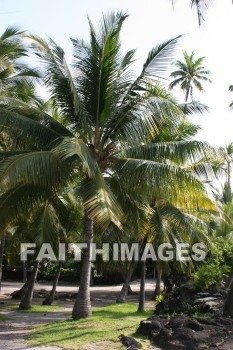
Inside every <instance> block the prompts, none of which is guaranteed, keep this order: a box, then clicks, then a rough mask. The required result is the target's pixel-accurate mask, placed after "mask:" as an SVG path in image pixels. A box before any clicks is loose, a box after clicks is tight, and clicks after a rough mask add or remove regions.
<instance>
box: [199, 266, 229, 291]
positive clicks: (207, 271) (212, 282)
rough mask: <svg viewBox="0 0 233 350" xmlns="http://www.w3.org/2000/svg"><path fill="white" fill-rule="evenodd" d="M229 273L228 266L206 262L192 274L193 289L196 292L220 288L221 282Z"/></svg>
mask: <svg viewBox="0 0 233 350" xmlns="http://www.w3.org/2000/svg"><path fill="white" fill-rule="evenodd" d="M229 272H230V267H229V266H227V265H220V264H219V263H218V261H207V262H206V263H205V264H203V265H201V266H199V267H198V268H197V271H196V273H195V274H194V287H195V288H196V289H197V290H198V291H201V290H203V289H208V288H209V287H216V288H220V287H221V283H222V280H223V279H224V277H226V276H227V274H228V273H229Z"/></svg>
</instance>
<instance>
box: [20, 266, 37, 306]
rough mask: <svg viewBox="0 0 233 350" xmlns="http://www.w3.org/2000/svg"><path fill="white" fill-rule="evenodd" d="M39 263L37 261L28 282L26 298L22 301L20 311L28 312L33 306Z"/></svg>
mask: <svg viewBox="0 0 233 350" xmlns="http://www.w3.org/2000/svg"><path fill="white" fill-rule="evenodd" d="M39 265H40V262H39V261H35V263H34V267H33V270H32V273H31V276H30V278H29V280H28V287H27V289H26V291H25V294H24V296H23V297H22V299H21V302H20V304H19V310H28V309H30V308H31V305H32V298H33V291H34V286H35V281H36V277H37V273H38V270H39Z"/></svg>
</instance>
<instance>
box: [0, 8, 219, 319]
mask: <svg viewBox="0 0 233 350" xmlns="http://www.w3.org/2000/svg"><path fill="white" fill-rule="evenodd" d="M126 17H127V15H125V14H123V13H122V12H118V13H116V14H114V13H110V14H109V15H106V16H103V18H102V21H101V22H100V26H99V30H98V31H97V30H96V29H95V28H94V26H93V24H92V22H91V21H90V20H89V25H90V42H84V41H83V40H79V39H72V43H73V47H74V63H73V65H72V67H71V68H69V66H68V64H67V63H66V61H65V55H64V51H63V50H62V49H61V48H60V47H59V46H57V45H56V44H55V43H54V41H52V40H50V41H49V43H46V42H45V41H43V40H42V39H40V38H38V37H35V36H34V37H33V36H32V37H31V39H32V40H33V46H34V49H35V51H36V53H37V55H38V56H39V57H40V59H41V60H43V62H44V78H45V83H46V86H47V87H48V89H49V91H50V94H51V97H52V98H53V100H54V101H55V102H56V104H57V106H58V108H59V112H60V114H61V115H62V119H63V120H64V121H66V122H67V125H68V127H65V126H63V125H62V124H61V123H59V122H58V121H56V120H54V119H53V118H52V117H51V116H49V115H48V114H47V113H46V112H44V111H43V110H41V109H39V108H37V107H36V106H31V105H28V104H27V103H24V102H20V103H19V101H18V100H14V99H13V98H11V99H9V103H10V105H11V109H12V110H13V111H12V110H11V111H8V110H6V109H3V110H2V111H1V127H2V128H3V127H4V128H5V129H4V132H5V133H7V135H8V136H9V137H11V138H12V143H13V144H14V145H15V147H17V148H16V149H19V148H20V149H21V150H17V151H15V152H4V153H3V154H2V155H1V157H2V159H3V160H2V162H1V164H0V180H1V185H2V187H3V188H4V191H5V197H4V198H5V202H7V201H9V198H11V199H13V198H15V201H14V202H13V201H12V202H13V210H12V211H11V212H10V213H9V212H8V214H7V215H6V216H4V215H3V214H2V215H1V224H2V227H5V226H7V225H8V223H9V221H10V219H11V218H12V215H14V216H17V215H20V214H22V213H24V215H25V213H27V212H28V210H29V208H30V205H29V202H31V205H33V203H38V202H41V201H44V200H45V199H46V198H47V197H48V196H49V197H53V196H54V195H56V194H57V193H59V191H61V190H64V188H67V191H69V188H70V186H71V187H72V188H74V187H75V189H76V190H77V193H78V197H79V198H81V201H82V204H83V208H84V210H85V217H86V219H85V232H84V241H85V243H87V248H86V249H84V251H83V263H82V273H81V280H80V287H79V292H78V295H77V299H76V302H75V305H74V309H73V318H74V319H78V318H82V317H88V316H89V315H90V314H91V303H90V290H89V283H90V271H91V260H90V256H91V242H92V241H93V234H94V225H95V228H96V229H97V230H98V231H104V230H105V229H106V228H107V227H108V225H109V224H110V223H113V224H114V225H116V226H117V227H119V229H122V227H123V223H124V220H125V215H124V214H125V213H124V211H123V210H122V208H123V205H122V201H124V200H125V201H126V199H127V196H134V199H135V201H137V202H139V203H140V202H141V203H142V202H145V199H146V200H147V201H148V202H150V203H153V202H155V201H156V200H157V199H158V198H163V200H168V199H169V201H170V203H171V204H173V205H176V204H177V203H178V202H179V204H180V205H181V204H182V205H183V206H184V207H186V208H187V207H190V208H194V207H196V208H197V207H199V208H202V207H205V208H215V205H214V204H213V202H212V201H211V200H210V199H209V197H208V195H207V192H206V190H205V186H204V185H203V184H202V182H201V181H200V180H199V179H198V177H197V176H196V174H195V173H193V172H192V171H190V170H189V171H188V172H187V171H186V170H185V169H184V168H183V167H182V166H181V165H182V164H184V163H186V162H191V161H193V160H194V161H195V160H198V159H199V158H200V157H201V158H203V157H205V156H206V155H207V153H208V152H209V150H210V148H209V146H208V145H207V144H205V143H203V142H197V141H183V142H181V143H180V142H168V143H162V144H160V143H157V144H155V143H151V144H148V140H150V139H151V138H152V137H153V136H155V135H156V134H157V133H158V130H159V129H158V127H159V125H160V124H161V123H162V122H164V121H165V120H170V119H171V118H172V119H173V122H174V123H176V120H177V119H178V118H180V117H181V116H182V115H183V111H182V109H181V108H180V107H179V106H178V105H177V103H176V101H175V100H174V99H173V97H172V96H171V95H170V94H169V93H167V92H166V91H165V90H164V88H163V87H161V84H159V83H158V78H159V77H160V78H163V73H164V71H165V70H166V67H167V65H168V64H169V62H170V61H171V59H172V55H173V50H174V47H175V45H176V43H177V41H178V39H179V38H178V37H177V38H173V39H170V40H168V41H166V42H164V43H162V44H160V45H158V46H156V47H155V48H153V49H152V50H151V51H150V52H149V54H148V57H147V59H146V62H145V64H144V65H143V68H142V71H141V73H140V75H139V76H138V77H137V78H136V79H135V77H134V75H133V74H132V72H131V70H130V66H131V63H132V62H133V60H134V53H135V50H131V51H129V52H127V53H126V54H125V55H122V53H121V50H120V48H121V45H120V40H119V35H120V31H121V28H122V24H123V22H124V21H125V19H126ZM149 80H150V84H148V81H149ZM9 126H10V127H9ZM19 146H20V147H19ZM28 149H30V151H28ZM112 180H114V181H112ZM113 182H114V185H113ZM120 194H121V195H120ZM7 195H8V197H7ZM24 197H25V198H26V200H24ZM6 207H7V206H6V205H5V203H4V200H2V205H1V210H2V213H6Z"/></svg>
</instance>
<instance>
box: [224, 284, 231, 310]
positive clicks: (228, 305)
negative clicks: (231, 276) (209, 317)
mask: <svg viewBox="0 0 233 350" xmlns="http://www.w3.org/2000/svg"><path fill="white" fill-rule="evenodd" d="M223 313H224V315H229V316H233V281H232V282H231V285H230V290H229V292H228V294H227V298H226V300H225V303H224V306H223Z"/></svg>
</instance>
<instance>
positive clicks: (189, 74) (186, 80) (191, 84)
mask: <svg viewBox="0 0 233 350" xmlns="http://www.w3.org/2000/svg"><path fill="white" fill-rule="evenodd" d="M183 55H184V61H180V60H178V61H175V62H174V66H175V67H176V68H178V70H176V71H174V72H172V73H171V74H170V77H171V78H174V80H173V81H172V82H171V83H170V85H169V86H170V89H173V88H174V87H175V86H177V85H180V87H181V90H183V91H184V92H185V102H187V101H188V99H189V97H191V99H192V100H193V89H194V88H196V89H197V90H199V91H201V92H203V91H204V88H203V86H202V84H201V81H205V82H209V83H211V80H210V79H209V78H208V76H209V75H210V74H211V72H210V71H209V70H206V69H205V67H204V66H203V61H204V59H205V57H199V58H197V59H196V58H195V51H192V53H191V55H189V54H188V53H187V52H186V51H184V52H183Z"/></svg>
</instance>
